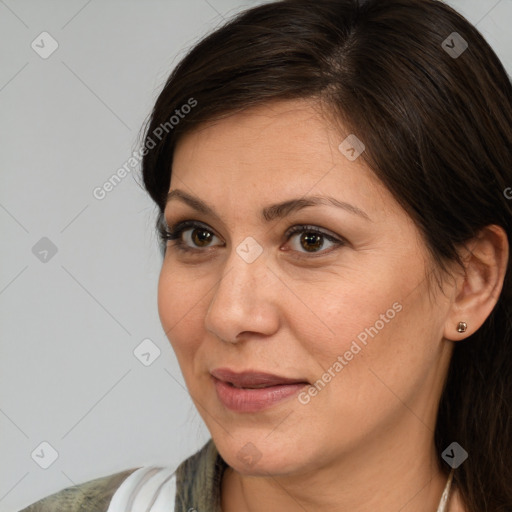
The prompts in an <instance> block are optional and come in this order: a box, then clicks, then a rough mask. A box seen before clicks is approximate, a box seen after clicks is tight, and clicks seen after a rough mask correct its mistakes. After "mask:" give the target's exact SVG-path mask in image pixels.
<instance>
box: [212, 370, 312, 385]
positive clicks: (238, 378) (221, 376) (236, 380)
mask: <svg viewBox="0 0 512 512" xmlns="http://www.w3.org/2000/svg"><path fill="white" fill-rule="evenodd" d="M210 373H211V375H212V376H213V377H214V378H216V379H218V380H220V381H223V382H225V383H227V384H228V385H231V386H233V387H235V388H239V389H262V388H268V387H273V386H284V385H290V384H303V385H306V384H309V382H308V381H307V380H305V379H301V378H298V379H295V378H291V377H283V376H280V375H274V374H272V373H266V372H256V371H244V372H235V371H233V370H230V369H229V368H216V369H214V370H212V371H211V372H210Z"/></svg>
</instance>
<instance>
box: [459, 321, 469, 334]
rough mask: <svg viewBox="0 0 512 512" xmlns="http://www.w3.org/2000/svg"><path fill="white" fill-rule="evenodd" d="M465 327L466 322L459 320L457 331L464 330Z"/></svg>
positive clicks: (466, 326)
mask: <svg viewBox="0 0 512 512" xmlns="http://www.w3.org/2000/svg"><path fill="white" fill-rule="evenodd" d="M467 328H468V324H467V323H466V322H459V325H458V326H457V332H466V329H467Z"/></svg>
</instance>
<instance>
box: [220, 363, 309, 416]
mask: <svg viewBox="0 0 512 512" xmlns="http://www.w3.org/2000/svg"><path fill="white" fill-rule="evenodd" d="M210 374H211V376H212V379H213V382H214V386H215V390H216V392H217V397H218V399H219V400H220V402H221V403H222V404H223V405H224V407H226V408H227V409H230V410H231V411H235V412H238V413H255V412H259V411H261V410H263V409H267V408H269V407H271V406H275V405H277V404H278V403H279V402H282V401H284V400H285V399H287V398H290V397H292V396H294V395H296V394H297V393H299V392H300V390H301V389H303V388H304V386H307V385H309V382H307V381H306V380H304V379H294V378H289V377H282V376H279V375H273V374H270V373H264V372H241V373H237V372H233V371H232V370H229V369H227V368H220V369H215V370H212V371H211V372H210Z"/></svg>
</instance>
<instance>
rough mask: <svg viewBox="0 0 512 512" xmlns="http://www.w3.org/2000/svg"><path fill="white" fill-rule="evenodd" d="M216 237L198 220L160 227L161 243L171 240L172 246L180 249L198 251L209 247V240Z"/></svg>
mask: <svg viewBox="0 0 512 512" xmlns="http://www.w3.org/2000/svg"><path fill="white" fill-rule="evenodd" d="M215 238H218V237H217V235H215V233H214V232H213V231H212V230H210V229H209V228H207V227H206V226H204V225H203V224H200V223H199V222H196V221H193V220H188V221H184V222H180V223H178V224H176V225H175V226H171V227H166V226H162V227H161V228H160V240H161V241H162V243H165V242H167V241H172V242H174V243H173V246H174V247H177V248H178V249H179V250H182V251H194V252H196V251H198V250H199V251H200V250H201V249H202V248H208V247H210V245H209V244H210V242H211V241H212V240H214V239H215Z"/></svg>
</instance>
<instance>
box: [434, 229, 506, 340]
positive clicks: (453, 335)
mask: <svg viewBox="0 0 512 512" xmlns="http://www.w3.org/2000/svg"><path fill="white" fill-rule="evenodd" d="M461 256H462V259H463V261H464V270H463V271H461V270H460V269H459V273H458V274H457V276H456V283H455V287H454V289H453V296H452V304H451V308H450V311H449V314H448V316H447V318H446V323H445V326H444V334H443V336H444V338H445V339H448V340H453V341H460V340H462V339H464V338H467V337H468V336H470V335H471V334H473V333H474V332H475V331H477V330H478V329H479V328H480V327H481V326H482V324H483V323H484V322H485V320H486V319H487V317H488V316H489V315H490V314H491V311H492V310H493V308H494V306H495V305H496V303H497V302H498V298H499V295H500V293H501V290H502V288H503V281H504V279H505V273H506V270H507V265H508V257H509V244H508V239H507V234H506V232H505V230H504V229H503V228H502V227H500V226H497V225H495V224H492V225H489V226H486V227H485V228H483V229H482V230H481V231H480V232H479V233H478V235H477V236H476V237H475V238H473V239H471V240H470V241H469V242H468V243H467V244H466V245H465V247H464V249H463V250H462V253H461ZM459 322H466V324H467V329H466V331H465V332H462V333H459V332H457V326H458V324H459Z"/></svg>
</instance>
